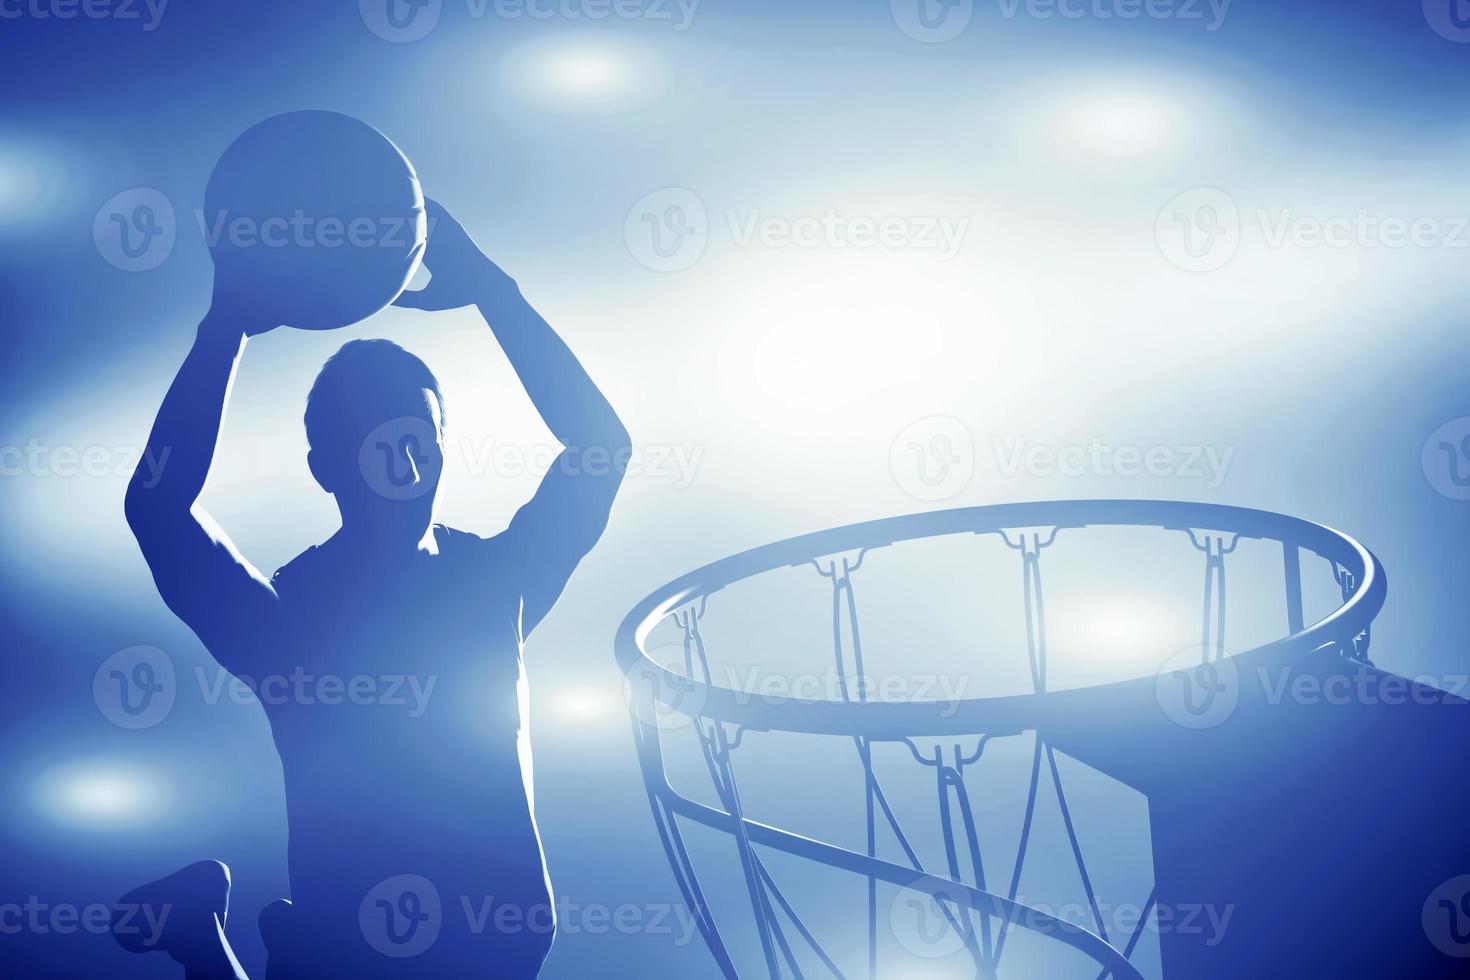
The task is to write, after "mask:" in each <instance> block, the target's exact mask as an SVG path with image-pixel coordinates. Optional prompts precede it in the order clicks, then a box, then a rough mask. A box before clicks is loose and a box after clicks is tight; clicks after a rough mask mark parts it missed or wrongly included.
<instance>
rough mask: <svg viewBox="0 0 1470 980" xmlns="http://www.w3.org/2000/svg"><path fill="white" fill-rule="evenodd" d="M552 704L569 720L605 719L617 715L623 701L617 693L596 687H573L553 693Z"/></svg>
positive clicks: (562, 716) (560, 714) (558, 712)
mask: <svg viewBox="0 0 1470 980" xmlns="http://www.w3.org/2000/svg"><path fill="white" fill-rule="evenodd" d="M550 706H551V708H552V710H553V711H555V712H556V714H557V715H558V716H559V717H561V718H563V719H565V720H567V721H604V720H606V719H608V718H613V717H616V716H617V713H618V712H619V711H620V710H621V709H622V701H621V700H620V699H619V698H618V697H617V695H616V694H615V693H610V692H604V691H600V690H597V689H596V688H572V689H570V690H565V691H561V692H559V693H557V694H555V695H553V696H552V698H551V699H550Z"/></svg>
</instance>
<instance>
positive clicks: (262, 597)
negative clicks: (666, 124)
mask: <svg viewBox="0 0 1470 980" xmlns="http://www.w3.org/2000/svg"><path fill="white" fill-rule="evenodd" d="M262 329H269V328H260V327H258V326H256V325H254V324H253V323H252V322H251V317H250V316H249V315H248V314H246V313H242V312H241V307H239V306H237V305H235V304H233V303H230V302H228V301H227V300H225V299H223V298H222V297H221V295H220V291H219V290H218V288H217V289H216V296H215V303H214V304H213V306H212V307H211V309H210V311H209V313H208V314H207V315H206V316H205V318H204V320H203V322H201V323H200V324H199V331H198V334H197V335H196V336H195V338H194V346H193V347H192V348H190V350H189V354H188V356H187V357H185V358H184V363H183V365H182V366H181V367H180V368H179V372H178V374H177V375H176V376H175V377H174V381H173V384H172V385H170V386H169V389H168V394H167V395H165V396H164V399H163V405H162V406H161V407H160V408H159V410H158V417H157V419H156V420H155V421H154V423H153V431H152V432H151V433H150V434H149V436H148V454H149V455H148V456H146V457H145V458H150V459H157V460H162V461H163V463H162V465H161V466H159V467H158V468H157V472H152V471H149V472H145V471H144V470H143V469H142V468H140V469H139V470H138V471H137V472H136V473H135V474H134V475H133V479H132V481H131V482H130V483H129V484H128V492H127V504H126V509H127V518H128V526H129V527H131V528H132V530H133V535H134V537H136V538H137V540H138V544H139V546H140V547H141V548H142V550H143V557H144V558H145V559H146V560H147V562H148V568H149V569H150V570H151V571H152V572H153V581H154V582H155V583H156V584H157V586H158V591H159V593H160V594H161V595H162V596H163V601H164V602H165V603H167V604H168V607H169V609H171V610H172V611H173V612H174V614H175V615H176V616H178V617H179V618H180V619H182V620H183V621H184V622H185V623H187V624H188V625H189V627H190V628H191V629H193V630H194V632H195V633H196V634H198V636H199V638H200V639H201V640H202V641H203V642H204V644H205V646H207V647H208V648H209V650H210V652H211V653H212V654H214V656H215V657H216V658H217V659H221V660H222V661H226V660H232V658H233V654H234V651H235V650H236V649H238V648H239V647H240V645H241V644H240V641H241V640H242V639H243V638H244V637H246V636H248V635H252V634H253V633H254V632H255V631H256V630H258V629H259V628H260V627H261V626H262V625H263V624H264V623H265V622H266V621H267V618H268V617H269V616H270V615H272V613H273V612H274V608H275V605H276V595H275V592H274V591H273V590H272V588H271V586H270V583H269V582H267V581H266V579H265V578H264V577H262V576H261V574H260V573H259V572H258V571H257V570H256V569H255V568H254V566H252V565H251V564H250V563H249V562H248V561H246V560H245V559H244V558H243V557H241V555H240V554H239V552H238V551H236V550H235V547H234V545H233V544H231V542H230V539H229V538H228V537H227V536H226V535H225V533H224V532H223V531H222V530H220V529H219V527H218V526H217V525H216V524H215V523H214V521H213V520H212V519H211V518H210V517H209V515H208V514H206V513H205V512H204V511H203V510H202V508H200V507H199V506H198V505H197V503H196V502H197V500H198V498H199V494H200V491H201V490H203V488H204V480H205V478H206V477H207V476H208V475H209V467H210V463H211V461H212V460H213V458H214V448H215V443H216V442H217V441H218V438H219V429H220V423H221V421H222V419H223V416H224V409H225V402H226V400H227V399H228V398H229V391H230V383H231V381H232V379H233V378H234V373H235V364H236V362H237V361H238V359H239V357H240V354H241V352H242V351H243V349H244V346H245V342H246V338H247V337H248V336H249V335H251V334H254V333H260V332H262ZM224 665H225V666H226V667H231V668H232V667H234V666H235V664H234V663H232V662H226V663H225V664H224Z"/></svg>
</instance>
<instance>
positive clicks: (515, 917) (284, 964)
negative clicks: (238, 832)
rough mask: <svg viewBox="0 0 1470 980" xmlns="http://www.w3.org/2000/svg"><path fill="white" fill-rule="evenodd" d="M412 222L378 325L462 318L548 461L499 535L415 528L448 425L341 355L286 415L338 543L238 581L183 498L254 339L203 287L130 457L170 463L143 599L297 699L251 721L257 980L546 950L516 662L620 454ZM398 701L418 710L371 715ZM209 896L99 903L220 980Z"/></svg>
mask: <svg viewBox="0 0 1470 980" xmlns="http://www.w3.org/2000/svg"><path fill="white" fill-rule="evenodd" d="M426 208H427V211H428V217H429V227H430V229H431V233H430V235H429V239H428V245H427V251H426V252H425V256H424V261H425V264H426V265H427V266H428V268H429V271H430V273H431V275H432V278H431V280H430V282H429V284H428V286H427V287H426V288H424V289H423V290H420V291H417V292H409V293H404V294H403V295H402V296H400V297H399V298H398V299H397V300H396V305H398V306H402V307H410V308H414V309H420V310H449V309H455V308H459V307H464V306H470V305H474V306H476V307H478V308H479V310H480V313H481V314H482V315H483V316H484V318H485V320H486V321H487V322H488V323H489V325H490V329H491V330H492V331H493V333H494V335H495V338H496V340H498V341H499V343H500V346H501V348H502V349H503V350H504V351H505V353H506V356H507V357H508V358H509V360H510V363H511V365H512V366H513V367H514V369H515V371H516V373H517V375H518V376H519V378H520V380H521V383H522V384H523V385H524V386H525V389H526V392H527V394H528V395H529V396H530V398H531V401H532V402H533V403H534V404H535V406H536V408H537V410H538V411H539V412H540V414H541V417H542V418H543V419H544V420H545V422H546V425H547V427H548V428H549V429H550V430H551V432H552V433H553V434H554V435H555V436H556V438H557V439H558V441H559V442H560V443H561V444H562V446H563V447H565V449H564V451H563V452H562V453H561V455H560V456H559V457H558V459H557V460H556V462H555V464H554V465H553V466H552V467H551V469H550V471H549V473H548V474H547V476H546V477H545V479H544V480H543V481H542V483H541V485H540V487H539V489H538V490H537V491H536V494H535V496H534V497H533V498H532V499H531V501H530V502H529V503H527V504H525V505H524V506H523V507H522V508H521V509H520V510H519V511H518V512H517V513H516V515H515V517H514V519H513V520H512V521H511V522H510V525H509V526H508V527H507V528H506V529H505V530H504V531H502V532H501V533H500V534H497V535H495V536H494V537H491V538H481V537H478V536H476V535H474V534H470V533H466V532H463V531H457V530H453V529H450V528H447V527H444V526H442V525H440V524H437V523H435V519H434V512H435V502H436V500H437V498H438V490H439V477H440V472H441V470H442V465H443V459H444V456H443V439H442V435H443V426H444V422H445V418H446V410H452V406H446V405H445V402H444V399H443V397H442V396H441V394H440V390H439V385H438V383H437V381H436V380H435V378H434V375H433V374H432V373H431V372H430V371H429V369H428V368H427V367H426V366H425V365H424V363H423V362H422V361H420V360H419V359H418V358H417V357H415V356H414V355H412V354H410V353H408V352H407V351H406V350H404V349H403V348H401V347H399V346H397V345H396V344H393V343H390V342H388V341H385V340H355V341H352V342H350V343H348V344H347V345H346V346H344V347H343V348H342V349H341V350H340V351H338V352H337V353H336V354H335V355H333V357H332V358H331V359H330V360H329V361H328V362H327V363H326V365H325V366H324V367H323V368H322V370H321V373H320V374H319V375H318V377H317V379H316V382H315V384H314V385H313V387H312V389H311V393H310V395H309V396H308V398H307V403H306V432H307V438H308V442H309V444H310V452H309V454H308V457H307V462H308V464H309V466H310V468H311V472H312V475H313V476H314V477H315V478H316V480H317V482H318V483H319V484H321V486H322V488H323V489H324V490H326V491H327V492H328V493H330V494H332V495H333V496H334V497H335V498H336V501H337V507H338V510H339V511H340V513H341V528H340V529H339V530H338V531H337V532H336V533H335V534H333V535H332V536H331V537H330V538H329V539H328V540H327V541H325V542H324V543H322V544H320V545H316V546H313V547H310V548H308V549H307V550H306V551H304V552H303V553H302V554H300V555H299V556H297V557H296V558H295V559H294V560H292V561H291V562H289V563H288V564H287V565H285V566H284V567H283V568H281V569H280V570H279V571H277V572H276V573H275V575H274V576H272V577H271V578H269V579H267V578H266V577H264V576H263V575H261V574H260V573H259V572H258V571H257V570H256V569H255V568H254V567H252V566H251V564H250V563H249V562H248V561H247V560H246V559H245V558H244V557H242V556H241V555H240V554H239V552H238V551H237V550H236V549H235V548H234V546H233V545H232V544H231V543H230V540H229V538H228V537H226V536H225V534H224V533H223V532H222V531H221V530H220V529H219V528H218V527H217V526H216V525H215V524H214V523H213V522H212V521H211V520H210V519H209V517H208V515H207V514H205V513H204V512H203V511H202V510H201V509H200V508H199V507H198V506H197V504H196V500H197V498H198V496H199V494H200V491H201V490H202V488H203V486H204V482H205V477H206V476H207V474H208V472H209V468H210V463H211V459H212V457H213V454H214V450H215V444H216V441H217V439H218V435H219V428H220V421H221V417H222V414H223V412H224V409H225V403H226V401H227V399H228V396H229V390H230V384H231V379H232V376H233V374H234V370H235V365H236V363H237V361H238V359H239V357H240V355H241V353H242V352H243V350H244V349H245V347H246V346H247V342H248V338H249V337H250V336H252V335H255V334H259V333H263V332H265V331H266V330H269V329H272V328H273V327H274V326H275V322H274V320H273V319H272V318H271V317H270V316H269V315H268V314H266V313H264V312H262V307H261V305H260V303H259V301H257V299H256V298H254V297H252V295H251V291H250V289H249V288H248V287H247V288H234V287H231V286H230V285H229V284H228V283H227V282H222V281H221V279H220V278H217V279H216V283H215V291H214V299H213V302H212V304H211V307H210V310H209V313H208V314H207V315H206V316H205V318H204V320H203V322H202V323H201V324H200V327H199V331H198V336H197V338H196V339H195V341H194V345H193V349H192V350H190V352H189V354H188V356H187V357H186V358H185V360H184V363H183V366H182V367H181V368H180V369H179V372H178V375H177V377H176V378H175V379H174V382H173V384H172V386H171V387H170V388H169V391H168V394H167V395H166V397H165V398H164V401H163V405H162V407H161V408H160V409H159V412H158V418H157V420H156V422H155V423H154V427H153V431H152V433H151V435H150V437H149V443H148V444H149V449H150V451H156V452H162V451H164V449H165V447H167V448H168V450H169V451H170V455H169V457H168V459H169V465H168V467H167V468H166V470H165V472H164V474H163V476H162V479H159V480H158V481H157V482H156V484H154V485H151V486H150V485H149V484H148V483H147V482H144V481H140V480H137V479H135V480H134V481H133V483H132V485H131V486H130V487H129V488H128V494H127V518H128V522H129V525H130V526H131V527H132V529H133V532H134V534H135V535H136V537H137V540H138V543H139V545H140V546H141V548H142V551H143V554H144V556H145V558H146V559H147V562H148V566H149V568H150V569H151V571H152V573H153V577H154V581H155V582H156V584H157V586H158V590H159V592H160V593H161V595H162V596H163V599H164V601H165V602H166V603H167V605H168V607H169V609H171V610H172V611H173V612H174V613H175V614H176V615H177V616H178V617H179V618H180V619H182V620H183V621H184V622H185V623H186V624H188V625H189V626H190V627H191V628H192V629H193V630H194V632H195V633H196V634H197V635H198V636H199V638H200V640H201V641H202V642H203V643H204V645H205V646H206V647H207V648H208V649H209V652H210V653H211V654H212V655H213V656H214V658H215V659H216V660H218V661H219V663H220V664H221V665H222V666H223V667H224V668H225V669H226V670H228V671H231V672H233V673H236V674H249V675H251V676H252V677H254V678H257V679H258V678H261V677H277V678H287V679H290V678H307V679H313V680H314V682H315V683H316V684H318V685H319V686H314V687H311V688H310V689H309V691H310V692H313V693H312V696H284V697H271V698H268V699H267V698H262V699H261V701H262V703H263V704H264V705H265V710H266V713H267V716H268V717H269V720H270V724H271V731H272V735H273V737H274V740H275V744H276V748H277V750H278V751H279V753H280V756H281V763H282V768H283V770H284V775H285V790H286V804H287V816H288V824H289V830H290V844H289V849H288V860H289V869H290V888H291V897H290V901H289V902H287V901H284V900H283V901H280V902H276V903H274V904H273V905H272V906H270V907H268V908H267V909H266V910H265V911H264V912H262V914H261V917H260V926H261V931H262V936H263V938H264V939H265V942H266V946H267V948H268V951H269V965H268V967H267V969H268V976H269V977H271V978H277V977H298V976H299V977H338V976H344V977H347V976H350V977H378V976H395V977H396V976H413V977H461V976H476V977H497V978H504V980H510V978H523V977H525V978H529V977H534V976H535V975H536V974H537V972H538V971H539V969H540V966H541V963H542V960H543V959H544V958H545V956H546V953H547V951H548V950H549V949H550V946H551V939H552V932H553V925H554V922H553V912H552V909H553V903H552V900H551V894H550V887H549V882H548V880H547V876H546V870H545V865H544V863H543V860H542V854H541V846H540V840H539V837H538V835H537V830H536V824H535V819H534V816H533V807H532V793H531V767H530V755H529V744H528V732H527V728H526V721H527V719H526V686H525V675H524V672H523V669H522V659H521V649H522V644H523V643H524V641H525V639H526V637H527V636H528V635H529V634H530V633H531V631H532V630H533V629H535V627H536V625H537V624H538V623H540V622H541V620H542V619H543V618H544V617H545V616H546V614H547V612H548V611H549V610H550V609H551V607H552V604H553V603H555V602H556V600H557V597H558V596H559V595H560V594H561V592H562V589H563V587H564V586H565V584H566V582H567V579H568V578H569V576H570V575H571V574H572V571H573V569H574V568H575V567H576V565H577V563H578V562H579V561H580V560H581V558H582V556H583V555H585V554H586V553H587V552H588V551H589V550H590V549H591V548H592V546H593V545H594V544H595V543H596V541H597V539H598V538H599V537H600V536H601V534H602V532H603V529H604V528H605V527H606V525H607V520H608V515H609V512H610V510H611V507H612V502H613V498H614V496H615V495H616V494H617V491H618V487H619V485H620V483H621V482H622V476H623V471H624V468H625V467H626V463H627V458H628V454H629V451H630V448H629V447H630V444H629V439H628V434H627V431H626V430H625V429H624V427H623V425H622V423H621V422H620V421H619V419H618V417H617V415H616V414H615V413H614V412H613V410H612V408H611V406H610V405H609V404H608V402H607V401H606V399H604V398H603V396H602V394H601V393H600V392H599V391H598V389H597V387H596V386H595V385H594V384H593V382H592V380H591V379H590V378H589V377H588V376H587V374H586V372H585V371H584V370H583V368H582V366H581V365H580V364H579V363H578V362H577V359H576V358H575V357H574V356H573V355H572V353H571V351H570V350H568V349H567V347H566V345H565V344H564V343H563V342H562V340H561V339H560V338H559V337H558V336H557V335H556V333H555V332H554V331H553V330H552V329H551V327H550V326H549V325H548V324H547V323H546V321H545V320H543V319H542V318H541V317H540V315H538V314H537V313H536V311H535V310H533V309H532V308H531V306H530V305H529V304H528V303H527V302H526V301H525V300H524V299H523V298H522V296H521V293H520V290H519V288H518V287H517V285H516V283H515V282H514V281H513V280H512V279H511V278H510V277H509V276H507V275H506V274H505V273H504V272H502V271H501V270H500V269H499V268H498V267H497V266H496V265H495V264H494V263H493V262H491V260H490V259H488V258H487V257H486V256H485V255H484V254H483V253H482V252H481V250H480V249H479V248H478V247H477V246H476V245H475V243H474V242H473V241H472V240H471V238H470V236H469V235H468V234H467V233H466V232H465V230H464V228H463V227H462V226H461V225H460V224H459V222H457V221H456V220H454V219H453V218H452V217H451V216H450V215H449V214H448V213H446V212H445V210H444V209H443V207H441V206H440V205H438V204H437V203H436V202H434V201H427V202H426ZM405 678H406V679H407V680H408V682H409V683H414V684H417V685H418V687H417V690H418V691H419V692H421V694H427V695H428V696H427V697H421V698H416V699H405V698H404V697H402V696H401V695H400V696H397V697H386V696H383V697H377V696H375V695H377V694H382V693H383V692H385V691H387V690H388V688H390V687H395V686H402V685H403V684H404V679H405ZM354 688H356V690H354ZM290 689H292V690H299V684H298V685H297V687H296V688H290ZM334 692H335V696H331V695H332V694H333V693H334ZM406 701H407V702H409V703H406ZM228 894H229V872H228V869H227V868H225V866H224V865H222V864H219V863H218V862H212V861H202V862H199V863H197V864H194V865H190V866H189V867H187V868H185V869H183V870H181V871H179V872H176V873H175V874H173V875H171V876H169V877H167V878H163V879H160V880H159V881H156V882H153V883H152V884H149V885H145V886H143V887H142V888H140V889H138V890H137V891H135V892H133V893H132V894H130V895H128V896H125V897H124V898H123V899H122V900H121V903H120V904H121V905H138V904H142V903H148V904H152V905H156V906H166V907H167V908H168V910H169V912H170V914H169V917H168V920H167V925H166V927H165V928H164V930H163V932H162V936H161V938H156V937H150V940H149V941H148V942H146V943H145V942H144V941H143V940H142V939H141V938H137V937H134V936H132V935H129V934H126V933H125V932H124V931H120V930H117V929H115V935H116V936H117V938H118V941H119V942H120V943H121V944H122V945H123V946H125V947H127V948H129V949H133V950H135V951H145V950H147V949H150V948H153V949H161V950H163V951H165V952H167V953H168V954H169V956H171V957H172V958H173V959H174V960H176V961H177V962H179V963H181V964H182V965H183V966H184V968H185V973H186V976H187V977H188V978H189V980H216V978H243V977H244V976H245V973H244V971H243V970H242V969H241V967H240V965H239V963H238V961H237V960H236V958H235V956H234V954H233V952H232V950H231V949H230V945H229V943H228V941H227V940H226V939H225V932H224V925H225V917H226V912H227V905H228ZM507 909H509V912H507ZM155 939H156V941H155Z"/></svg>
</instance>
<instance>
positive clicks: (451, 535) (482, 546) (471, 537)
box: [434, 524, 520, 575]
mask: <svg viewBox="0 0 1470 980" xmlns="http://www.w3.org/2000/svg"><path fill="white" fill-rule="evenodd" d="M434 541H435V542H436V543H437V544H438V546H439V555H440V557H441V558H443V559H445V560H446V562H447V564H449V565H450V566H455V565H462V567H463V568H464V570H465V571H466V572H468V573H471V574H475V575H483V574H487V573H488V574H492V575H497V574H501V575H503V574H506V573H513V572H514V570H515V569H516V568H517V566H518V565H519V564H520V563H519V562H518V561H516V559H515V556H514V554H513V553H512V548H511V547H510V545H511V541H510V538H509V537H507V535H506V534H505V533H504V532H501V533H500V534H496V535H493V536H491V537H488V538H486V537H482V536H480V535H478V534H474V533H472V532H470V531H461V530H459V529H458V528H453V527H448V526H446V525H443V524H435V525H434Z"/></svg>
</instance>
